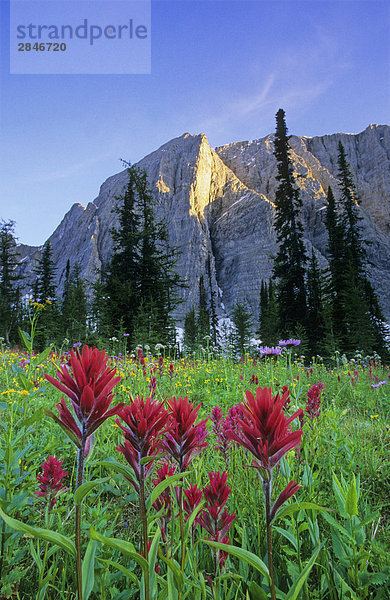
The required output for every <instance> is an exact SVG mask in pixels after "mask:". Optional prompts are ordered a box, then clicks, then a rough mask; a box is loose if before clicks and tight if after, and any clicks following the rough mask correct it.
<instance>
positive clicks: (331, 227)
mask: <svg viewBox="0 0 390 600" xmlns="http://www.w3.org/2000/svg"><path fill="white" fill-rule="evenodd" d="M325 226H326V229H327V232H328V245H327V250H328V257H329V268H328V272H329V275H328V285H327V297H328V299H329V301H330V316H331V331H330V333H331V339H332V340H333V349H337V348H342V347H343V346H344V344H345V340H346V337H347V332H346V314H345V308H344V287H345V259H346V257H345V231H344V226H343V225H342V223H341V221H340V219H339V216H338V214H337V210H336V201H335V197H334V195H333V191H332V188H331V187H330V186H329V188H328V196H327V205H326V216H325Z"/></svg>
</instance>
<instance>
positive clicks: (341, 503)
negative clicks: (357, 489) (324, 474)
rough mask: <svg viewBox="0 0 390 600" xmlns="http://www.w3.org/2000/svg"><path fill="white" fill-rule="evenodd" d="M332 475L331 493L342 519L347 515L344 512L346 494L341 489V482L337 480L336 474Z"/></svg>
mask: <svg viewBox="0 0 390 600" xmlns="http://www.w3.org/2000/svg"><path fill="white" fill-rule="evenodd" d="M332 475H333V491H334V495H335V496H336V500H337V504H338V507H339V512H340V515H341V516H342V517H347V513H346V512H345V502H346V499H347V492H346V491H345V489H344V488H343V486H342V484H341V482H340V481H339V480H338V479H337V477H336V473H332Z"/></svg>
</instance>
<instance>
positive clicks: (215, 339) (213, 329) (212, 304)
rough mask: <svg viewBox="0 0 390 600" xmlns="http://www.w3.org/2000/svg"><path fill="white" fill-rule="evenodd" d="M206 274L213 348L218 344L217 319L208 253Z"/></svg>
mask: <svg viewBox="0 0 390 600" xmlns="http://www.w3.org/2000/svg"><path fill="white" fill-rule="evenodd" d="M206 266H207V275H208V280H209V289H210V328H211V337H212V340H213V345H214V348H216V347H217V344H218V319H217V310H216V305H215V291H214V290H213V281H212V277H211V263H210V255H208V256H207V262H206Z"/></svg>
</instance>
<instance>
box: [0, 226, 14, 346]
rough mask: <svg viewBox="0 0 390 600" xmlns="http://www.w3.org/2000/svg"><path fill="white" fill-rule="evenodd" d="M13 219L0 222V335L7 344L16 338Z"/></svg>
mask: <svg viewBox="0 0 390 600" xmlns="http://www.w3.org/2000/svg"><path fill="white" fill-rule="evenodd" d="M14 227H15V223H14V222H13V221H8V222H2V223H1V224H0V336H1V337H3V338H4V339H5V341H6V343H7V344H10V343H11V342H12V341H15V340H16V339H17V333H16V328H17V327H16V326H17V319H18V306H19V287H18V286H17V284H16V282H17V280H18V276H17V273H16V267H17V263H18V261H17V256H16V240H15V235H14Z"/></svg>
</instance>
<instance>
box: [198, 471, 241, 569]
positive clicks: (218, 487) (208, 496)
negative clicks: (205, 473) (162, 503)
mask: <svg viewBox="0 0 390 600" xmlns="http://www.w3.org/2000/svg"><path fill="white" fill-rule="evenodd" d="M209 480H210V485H209V486H206V487H204V488H203V495H204V498H205V500H206V502H207V504H206V507H205V510H202V512H201V513H200V515H199V516H198V517H197V518H196V522H197V523H198V525H200V526H201V527H203V529H205V530H206V531H207V532H208V533H209V534H210V535H211V538H210V539H211V540H213V541H215V542H223V543H224V544H228V543H229V537H228V536H227V535H226V534H227V532H228V530H229V528H230V526H231V524H232V523H233V521H234V519H235V518H236V515H235V514H232V515H231V514H229V513H228V511H227V510H224V506H225V504H226V502H227V499H228V498H229V495H230V492H231V490H230V489H229V488H228V487H227V485H226V481H227V473H226V471H224V472H223V473H220V472H219V471H215V472H214V473H209ZM225 560H226V555H225V554H224V553H220V554H219V561H220V568H222V567H223V565H224V563H225Z"/></svg>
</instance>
